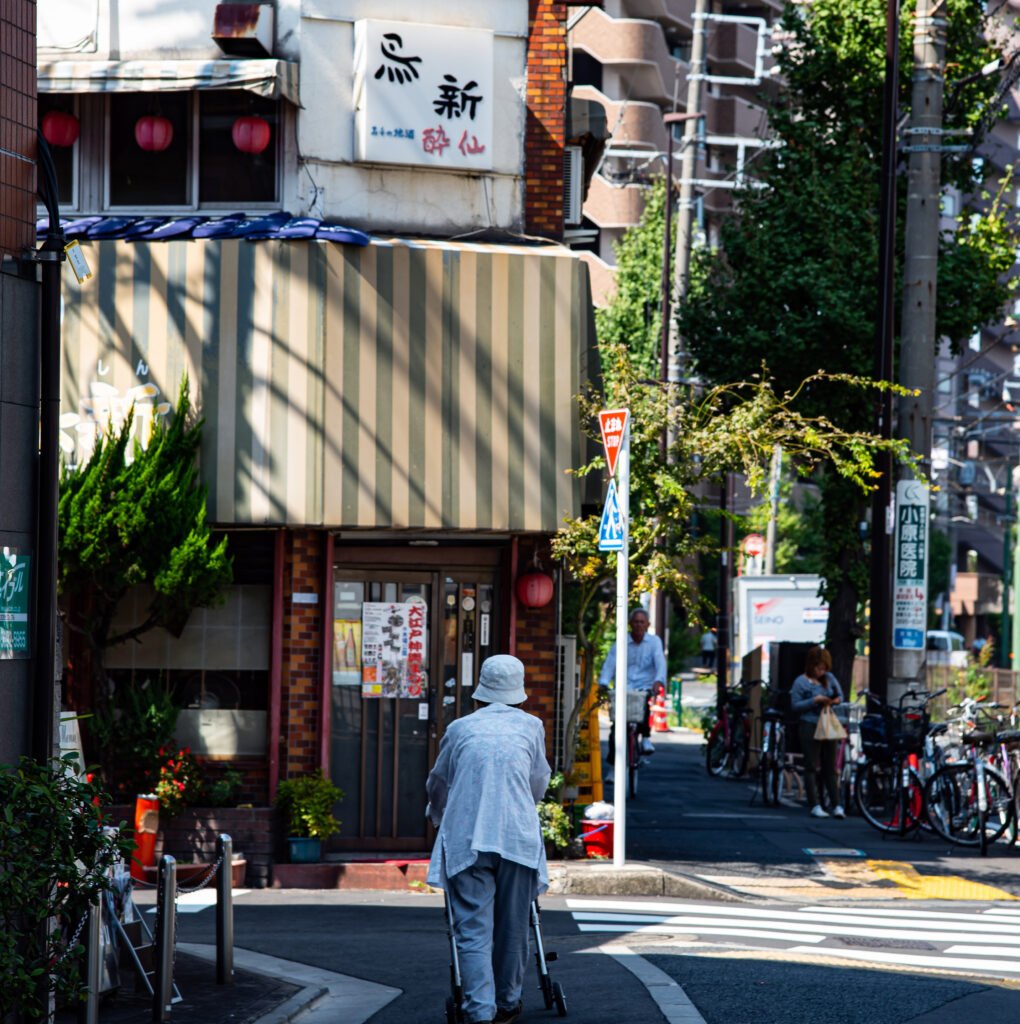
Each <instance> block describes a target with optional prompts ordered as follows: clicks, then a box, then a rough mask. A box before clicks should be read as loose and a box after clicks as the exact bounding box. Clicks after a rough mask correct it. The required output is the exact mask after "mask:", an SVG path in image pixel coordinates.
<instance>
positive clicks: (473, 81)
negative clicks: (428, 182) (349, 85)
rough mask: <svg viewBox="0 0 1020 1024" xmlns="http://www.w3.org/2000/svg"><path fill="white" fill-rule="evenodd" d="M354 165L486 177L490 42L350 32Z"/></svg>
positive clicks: (392, 24)
mask: <svg viewBox="0 0 1020 1024" xmlns="http://www.w3.org/2000/svg"><path fill="white" fill-rule="evenodd" d="M354 40H355V44H354V108H355V132H354V138H355V159H357V160H362V161H371V162H378V163H388V164H415V165H421V166H426V167H454V168H461V169H464V170H473V171H479V170H491V169H492V136H493V124H494V121H493V95H492V93H493V73H492V65H493V34H492V32H491V31H488V30H485V29H471V28H450V27H448V26H446V25H419V24H415V23H414V22H405V21H375V20H373V19H362V20H360V21H357V22H355V24H354Z"/></svg>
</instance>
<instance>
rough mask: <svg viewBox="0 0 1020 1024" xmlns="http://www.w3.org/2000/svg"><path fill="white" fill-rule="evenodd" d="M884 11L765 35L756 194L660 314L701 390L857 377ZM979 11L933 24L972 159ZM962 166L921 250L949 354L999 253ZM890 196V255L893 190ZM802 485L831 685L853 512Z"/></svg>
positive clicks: (953, 162)
mask: <svg viewBox="0 0 1020 1024" xmlns="http://www.w3.org/2000/svg"><path fill="white" fill-rule="evenodd" d="M885 7H886V4H885V2H884V0H814V2H813V3H811V4H809V5H798V6H796V7H793V6H790V7H788V8H787V10H786V12H785V13H784V15H783V17H782V21H781V26H780V28H781V32H780V33H779V34H778V36H777V38H778V39H779V40H780V41H781V46H780V47H779V49H778V51H777V60H778V64H779V72H780V76H781V79H782V81H783V82H784V88H783V89H782V91H781V92H779V93H778V95H777V97H776V98H775V99H773V100H772V101H771V102H770V104H769V106H768V119H769V130H770V132H771V137H772V139H773V141H774V142H776V143H777V145H776V147H775V148H770V149H763V150H761V151H760V153H759V156H758V159H757V160H756V162H755V165H754V173H755V176H756V179H757V183H756V184H755V185H754V186H753V187H748V188H745V189H743V190H742V191H739V192H738V193H737V194H736V196H735V203H734V212H733V215H732V216H731V217H729V218H728V219H726V221H725V222H724V223H723V224H722V227H721V231H720V244H719V248H718V249H717V250H716V251H709V250H707V249H703V250H701V251H699V252H698V253H696V255H695V259H694V269H693V273H692V284H691V288H690V292H689V294H688V296H687V298H686V302H685V303H684V304H683V306H682V307H681V308H680V309H679V310H678V321H679V327H680V331H681V334H682V335H683V336H684V338H685V339H686V341H687V345H688V349H689V352H690V353H691V355H692V356H693V358H694V361H695V365H696V369H697V373H698V374H699V375H700V376H701V377H703V378H705V379H706V380H708V381H710V382H726V381H731V380H741V379H744V378H746V376H747V375H748V374H749V373H750V372H753V371H755V370H757V369H758V368H759V367H760V366H761V365H762V363H763V362H765V363H767V365H768V368H769V372H770V373H771V374H773V375H774V377H775V380H776V385H777V387H779V388H780V389H781V390H789V389H791V388H793V387H795V386H796V384H797V382H799V381H801V380H803V379H805V378H806V377H808V376H809V375H810V374H812V373H814V372H815V371H817V370H818V369H819V368H825V369H826V370H829V371H834V372H837V373H844V374H854V375H866V374H869V373H871V372H872V369H873V366H874V352H875V323H876V318H877V296H878V292H877V276H878V271H877V268H878V213H877V211H878V208H879V201H878V200H879V180H878V179H879V168H880V165H881V143H880V135H881V125H882V118H881V94H882V81H883V75H884V46H883V40H884V31H885ZM983 7H984V5H982V4H975V3H973V2H972V0H946V3H945V5H944V10H943V11H942V12H940V14H941V16H944V17H945V18H946V19H947V22H948V29H947V67H948V68H949V69H950V70H949V72H948V75H947V77H948V78H949V82H948V85H947V90H946V104H945V116H946V121H945V126H946V128H947V130H948V129H956V130H961V131H962V130H966V131H970V132H972V133H973V134H972V135H971V136H970V138H971V140H972V142H973V144H974V145H975V146H976V145H977V144H978V142H979V141H980V139H981V137H982V133H983V132H984V131H985V130H986V129H987V127H988V126H989V125H990V124H991V123H992V121H994V119H995V118H996V117H997V116H998V114H999V112H1000V110H1001V106H1002V104H1001V100H1002V95H1001V94H1002V90H1003V83H1001V82H998V81H997V80H996V79H995V78H991V77H988V76H986V75H982V74H981V69H982V67H984V66H985V65H987V64H988V63H989V62H990V61H991V60H992V59H993V58H995V57H996V56H998V45H999V44H996V43H993V42H990V41H989V40H992V39H995V38H1000V37H999V36H996V34H995V32H994V31H992V29H991V27H990V26H989V25H988V24H986V22H985V20H984V15H983ZM912 8H913V4H910V3H907V4H904V5H903V10H904V17H903V21H902V36H901V54H902V56H901V61H900V67H901V76H900V82H899V116H900V117H903V116H904V114H905V112H906V111H907V110H908V108H909V102H910V87H909V86H910V77H911V73H912V59H911V37H912V32H913V25H912V19H911V18H910V17H909V14H910V11H911V10H912ZM962 137H965V136H957V137H956V138H957V140H958V139H959V138H962ZM973 155H974V154H973V152H968V153H964V154H946V155H945V157H944V159H943V162H942V167H943V182H944V184H945V185H952V186H955V187H956V188H958V189H960V190H961V191H962V192H963V193H965V194H967V195H969V196H970V197H971V200H972V201H971V203H970V205H968V206H967V207H965V208H964V209H963V210H962V211H961V213H960V215H959V216H958V217H957V220H956V224H955V227H954V229H953V230H952V231H946V232H943V233H942V235H941V238H940V241H939V253H938V311H937V316H936V334H937V335H938V336H939V337H943V338H948V339H949V340H950V342H951V343H952V344H953V345H954V347H956V348H958V347H959V344H960V342H961V341H962V340H964V339H966V338H968V337H970V336H971V335H972V334H973V333H974V331H975V330H976V329H977V328H979V327H980V326H981V325H982V324H984V323H988V322H991V321H993V320H994V319H995V318H996V317H997V315H998V314H999V313H1000V312H1001V309H1002V307H1003V304H1004V302H1005V300H1006V298H1007V296H1008V288H1007V285H1006V284H1005V280H1004V275H1005V274H1006V273H1007V272H1008V270H1009V269H1010V267H1011V266H1012V263H1013V258H1014V255H1013V253H1014V248H1015V244H1016V243H1015V239H1014V236H1013V232H1012V224H1011V214H1010V213H1009V212H1007V209H1006V205H1005V204H1004V202H1003V187H1000V188H999V190H998V194H997V195H994V196H993V195H988V194H985V193H983V192H982V191H981V189H982V184H983V183H982V181H981V180H980V178H981V175H980V172H975V166H976V164H975V161H974V160H973ZM899 188H900V196H899V201H898V209H899V218H900V222H901V230H900V235H899V237H902V218H903V213H904V210H905V189H906V182H905V177H904V176H903V175H899ZM899 307H900V301H899V298H897V299H896V303H895V308H897V309H898V308H899ZM932 355H933V358H934V352H933V354H932ZM796 408H797V409H798V411H800V412H802V413H803V414H805V415H808V416H811V415H819V414H824V415H826V416H827V417H829V419H830V420H831V421H832V422H833V423H834V424H837V425H838V426H839V427H841V428H843V429H852V428H859V427H861V426H862V425H864V424H870V423H872V422H874V407H873V396H872V395H869V394H867V393H866V392H863V391H861V390H859V389H856V390H855V389H848V388H838V387H833V386H832V384H831V383H830V382H827V381H820V382H818V383H817V385H815V386H811V387H809V388H803V389H801V390H800V391H799V393H798V398H797V401H796ZM818 483H819V485H820V487H821V497H822V505H821V511H822V517H821V519H822V536H821V538H820V539H821V548H822V573H823V576H824V579H825V586H824V591H823V596H824V597H825V598H826V599H827V600H828V602H829V606H830V617H829V627H828V637H827V643H828V644H829V646H830V648H831V650H832V654H833V660H834V666H835V670H836V673H837V675H839V676H840V678H847V677H848V673H849V671H850V666H851V663H852V658H853V653H854V643H855V640H856V638H857V637H858V636H859V632H860V630H859V626H858V622H859V619H860V609H861V604H862V601H863V599H864V597H865V596H866V594H867V592H868V584H869V572H868V559H867V556H866V550H865V543H866V541H865V539H864V538H863V537H862V530H861V524H862V522H864V521H865V520H866V519H867V510H868V504H869V499H868V496H867V495H865V494H864V493H862V492H861V491H860V490H859V489H858V488H857V487H855V486H854V485H852V484H848V482H847V480H846V479H845V477H844V476H843V475H842V474H840V473H838V472H823V473H821V474H820V475H819V479H818Z"/></svg>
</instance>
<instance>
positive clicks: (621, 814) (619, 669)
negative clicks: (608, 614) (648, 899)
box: [613, 418, 630, 868]
mask: <svg viewBox="0 0 1020 1024" xmlns="http://www.w3.org/2000/svg"><path fill="white" fill-rule="evenodd" d="M618 464H619V469H620V485H619V488H618V497H619V501H620V519H621V521H622V525H623V545H622V547H621V548H620V550H619V551H617V553H616V693H615V698H616V751H615V757H614V765H613V771H614V772H615V777H616V781H615V783H614V784H613V794H614V799H613V804H614V808H613V866H614V867H618V868H619V867H623V864H624V861H625V859H626V854H625V852H624V851H625V849H626V845H625V844H626V838H627V595H628V593H629V590H630V587H629V578H628V569H629V566H630V522H629V520H630V421H629V418H628V420H627V422H626V424H625V426H624V430H623V439H622V441H621V443H620V454H619V458H618Z"/></svg>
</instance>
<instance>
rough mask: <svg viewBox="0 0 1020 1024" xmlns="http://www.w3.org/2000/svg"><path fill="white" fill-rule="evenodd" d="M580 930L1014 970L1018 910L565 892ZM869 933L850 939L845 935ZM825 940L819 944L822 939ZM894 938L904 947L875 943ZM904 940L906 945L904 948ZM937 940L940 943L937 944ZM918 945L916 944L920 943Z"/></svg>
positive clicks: (1017, 972)
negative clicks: (669, 899) (766, 903)
mask: <svg viewBox="0 0 1020 1024" xmlns="http://www.w3.org/2000/svg"><path fill="white" fill-rule="evenodd" d="M566 904H567V908H568V910H569V911H570V912H571V916H572V917H573V919H574V922H575V925H576V927H577V928H578V930H579V931H581V932H586V933H590V932H608V933H630V934H634V935H645V936H660V935H661V936H666V937H668V938H673V939H677V938H678V933H679V937H684V938H686V937H687V936H694V937H696V938H698V939H710V940H715V941H718V939H723V940H724V941H725V940H727V939H728V940H730V941H731V943H740V942H741V940H743V941H745V942H749V943H751V944H752V946H753V944H754V943H755V942H756V941H760V942H769V943H779V944H782V947H783V948H782V949H778V948H775V947H763V948H761V949H760V950H759V952H761V953H762V954H763V955H766V954H769V955H771V954H778V953H781V952H786V953H790V954H797V953H810V954H811V955H812V956H827V957H833V958H836V959H840V960H852V961H856V962H867V963H871V964H874V965H876V967H877V966H883V965H884V966H887V967H891V968H896V967H913V968H924V969H931V970H938V971H955V972H959V971H966V972H971V973H974V972H978V973H992V974H997V975H1005V976H1010V977H1014V978H1015V977H1017V976H1020V927H1018V926H1020V914H1011V913H998V914H996V913H994V908H990V910H992V912H991V913H989V912H983V913H975V914H964V913H959V912H956V913H954V912H948V911H937V910H936V911H924V910H914V911H904V912H902V913H898V912H896V911H894V910H888V909H879V908H872V907H862V908H853V909H851V910H847V911H841V910H835V909H833V908H831V907H825V906H813V905H810V906H804V907H798V908H796V909H782V908H780V907H775V908H773V907H762V906H754V907H746V906H733V905H732V904H714V905H706V904H687V903H681V902H673V903H665V902H662V901H655V900H648V901H642V900H617V901H614V900H601V899H567V900H566ZM855 939H856V940H874V941H873V942H868V941H864V942H852V940H855ZM830 940H831V941H832V943H833V944H832V945H822V944H823V943H825V942H827V941H830ZM841 940H845V942H846V945H848V946H849V945H855V946H864V947H881V946H882V945H883V944H885V945H886V947H887V948H888V946H890V945H893V946H895V945H896V944H897V943H900V944H901V945H900V948H901V949H903V952H887V951H885V950H882V949H881V948H856V949H854V948H851V949H846V948H843V947H842V946H837V945H836V943H839V942H840V941H841ZM909 943H914V944H915V947H914V948H916V944H925V943H927V944H931V945H930V947H929V948H931V952H930V953H921V952H914V951H913V950H911V947H910V945H909ZM904 947H905V948H904ZM939 947H944V948H939ZM923 948H924V946H923V945H922V949H923Z"/></svg>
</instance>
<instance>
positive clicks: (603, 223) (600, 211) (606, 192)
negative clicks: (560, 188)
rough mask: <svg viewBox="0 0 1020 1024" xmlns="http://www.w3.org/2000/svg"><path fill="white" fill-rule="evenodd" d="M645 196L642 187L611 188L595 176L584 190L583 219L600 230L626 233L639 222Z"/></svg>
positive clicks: (646, 194) (603, 180) (645, 193)
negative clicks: (625, 230) (614, 230)
mask: <svg viewBox="0 0 1020 1024" xmlns="http://www.w3.org/2000/svg"><path fill="white" fill-rule="evenodd" d="M647 196H648V189H647V187H646V186H645V185H640V184H634V185H613V184H611V183H610V182H609V181H608V180H607V179H606V178H604V177H603V176H602V175H601V174H596V175H595V176H594V177H593V178H592V179H591V185H590V186H589V188H588V198H587V199H586V200H585V204H584V215H585V217H586V218H587V219H588V220H590V221H591V222H592V223H593V224H595V225H597V226H598V227H600V228H603V229H607V228H617V229H626V228H629V227H630V226H631V225H632V224H637V222H638V221H639V220H640V219H641V213H642V211H643V210H644V208H645V200H646V198H647Z"/></svg>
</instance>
